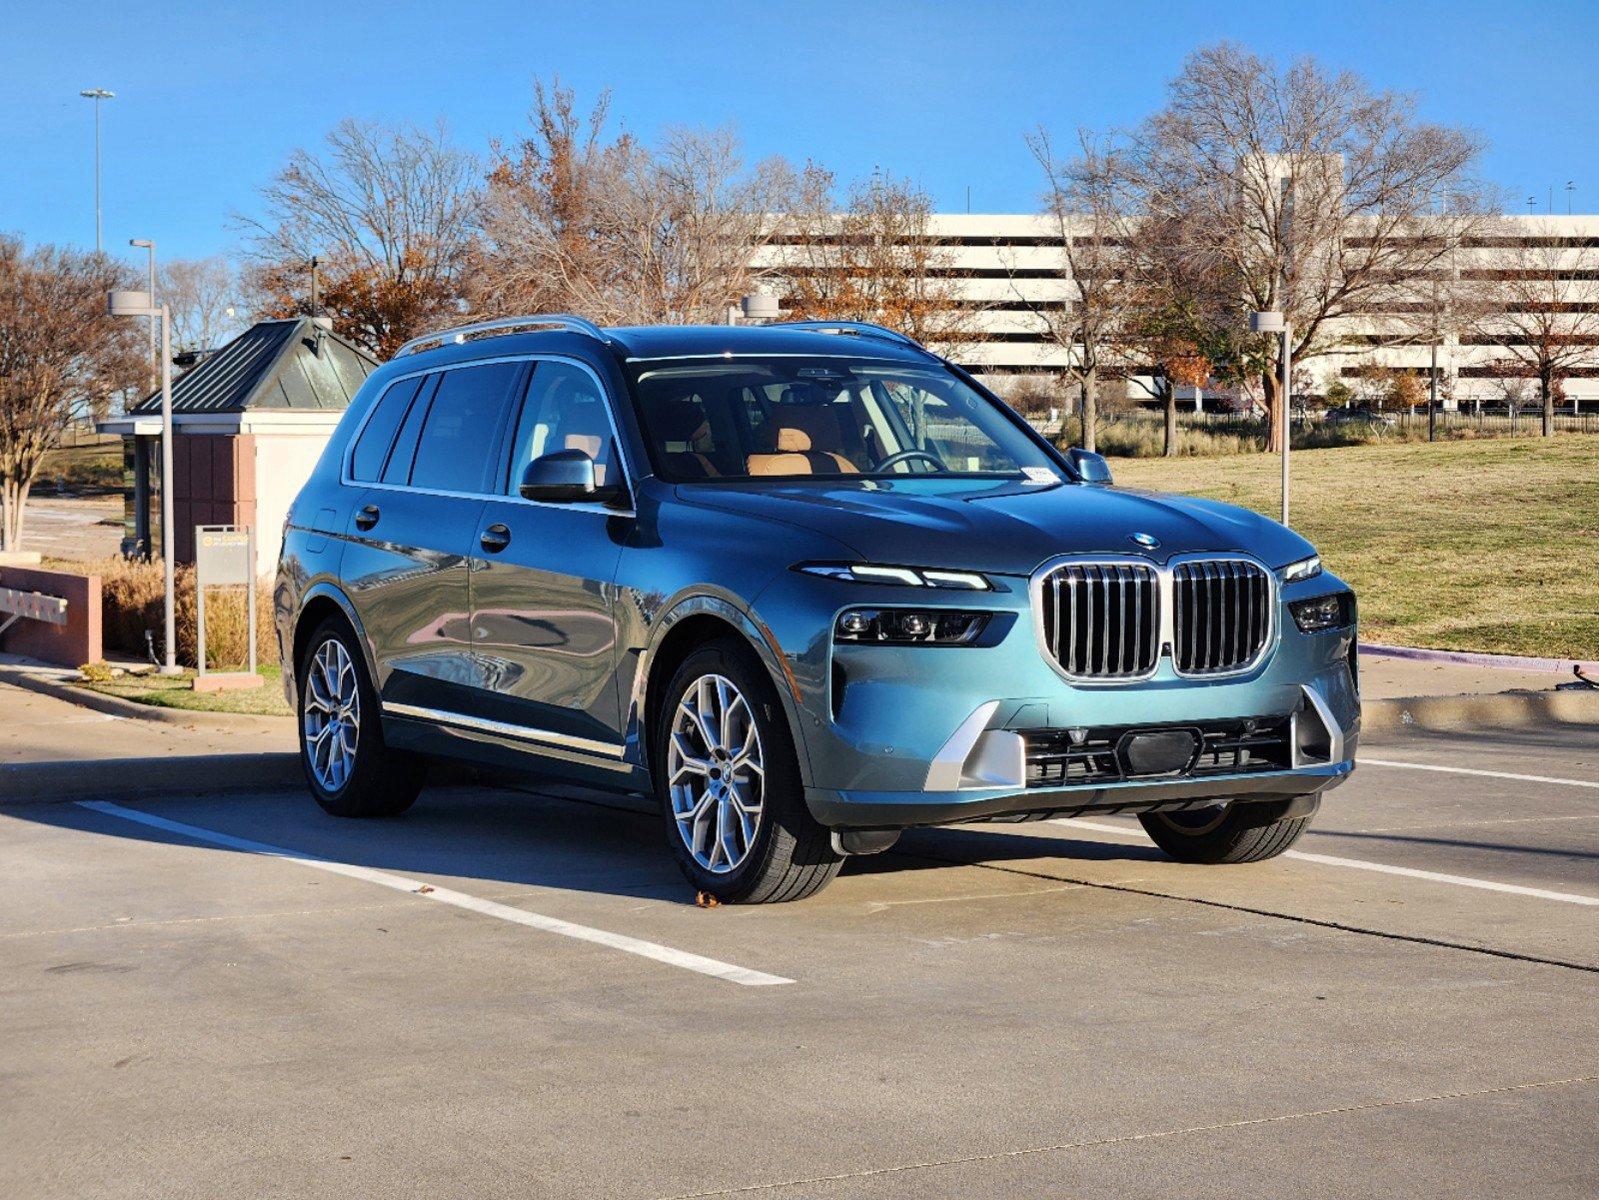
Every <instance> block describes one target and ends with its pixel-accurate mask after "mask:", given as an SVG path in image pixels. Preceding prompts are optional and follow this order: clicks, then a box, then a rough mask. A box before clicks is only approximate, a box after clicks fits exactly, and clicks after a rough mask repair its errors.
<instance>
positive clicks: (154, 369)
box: [128, 238, 161, 392]
mask: <svg viewBox="0 0 1599 1200" xmlns="http://www.w3.org/2000/svg"><path fill="white" fill-rule="evenodd" d="M128 245H130V246H137V247H139V248H140V249H141V250H148V251H149V252H150V295H151V297H152V298H153V297H154V296H155V243H154V242H153V241H151V240H150V239H149V238H129V239H128ZM160 373H161V363H160V360H159V359H157V358H156V346H155V318H154V317H151V318H150V390H151V391H152V392H153V391H155V389H156V377H157V376H158V375H159V374H160Z"/></svg>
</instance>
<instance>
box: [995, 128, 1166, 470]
mask: <svg viewBox="0 0 1599 1200" xmlns="http://www.w3.org/2000/svg"><path fill="white" fill-rule="evenodd" d="M1027 143H1028V147H1029V148H1030V149H1031V150H1032V152H1033V157H1034V158H1035V159H1036V160H1037V161H1038V165H1039V167H1040V168H1041V169H1042V170H1043V172H1044V177H1045V180H1046V188H1045V192H1044V211H1043V221H1044V224H1045V226H1046V227H1047V229H1048V230H1049V235H1050V238H1051V247H1052V249H1053V250H1055V252H1056V253H1057V255H1058V262H1059V265H1060V274H1061V283H1062V290H1061V295H1060V296H1059V297H1058V298H1056V299H1055V300H1052V301H1049V302H1045V303H1040V302H1038V301H1034V300H1028V299H1026V297H1025V295H1024V294H1023V292H1022V291H1021V289H1019V288H1018V289H1015V291H1016V295H1017V296H1018V298H1021V299H1022V301H1023V303H1025V304H1026V305H1027V307H1028V308H1029V309H1031V310H1032V312H1033V315H1034V317H1035V318H1036V320H1037V321H1038V324H1039V326H1040V327H1041V328H1042V330H1043V332H1044V335H1045V337H1046V338H1047V339H1048V340H1049V341H1050V342H1051V343H1053V344H1054V345H1055V346H1056V347H1058V348H1059V350H1060V351H1061V353H1062V358H1063V362H1064V367H1063V371H1064V373H1065V375H1066V377H1067V378H1068V379H1070V380H1071V381H1072V382H1073V383H1075V384H1076V385H1077V388H1078V391H1079V396H1080V402H1079V408H1078V413H1079V416H1080V418H1081V426H1082V444H1083V448H1084V449H1085V450H1093V449H1094V448H1095V445H1096V444H1097V440H1098V424H1099V402H1100V396H1099V387H1100V384H1101V383H1103V382H1104V381H1106V380H1107V379H1114V380H1116V381H1120V382H1123V384H1124V386H1125V380H1126V378H1127V368H1128V365H1129V363H1128V360H1127V356H1126V353H1127V351H1128V350H1129V348H1130V346H1131V344H1132V343H1133V342H1135V341H1136V340H1137V339H1136V337H1135V331H1134V329H1133V327H1132V326H1133V322H1134V320H1135V319H1136V316H1137V313H1138V310H1139V307H1140V303H1141V302H1142V301H1145V300H1147V295H1145V293H1144V290H1143V289H1141V288H1140V284H1139V279H1138V264H1137V262H1136V261H1135V256H1134V254H1133V253H1132V247H1131V242H1132V239H1133V238H1134V237H1135V236H1136V230H1137V226H1138V214H1136V213H1135V212H1134V210H1133V208H1132V205H1131V200H1132V196H1131V192H1130V189H1129V185H1128V175H1127V166H1128V164H1127V163H1126V161H1125V159H1124V158H1123V155H1122V153H1121V151H1120V150H1118V149H1117V148H1116V147H1115V146H1113V145H1112V144H1110V143H1109V142H1108V141H1106V140H1105V139H1102V138H1099V137H1096V136H1095V135H1094V134H1092V133H1091V132H1089V131H1088V130H1079V131H1078V134H1077V152H1076V154H1075V155H1073V156H1072V157H1070V158H1065V159H1062V158H1060V157H1058V156H1057V155H1056V152H1055V149H1054V145H1053V143H1052V141H1051V138H1050V135H1049V134H1048V132H1047V131H1045V130H1042V129H1040V130H1038V131H1037V132H1035V133H1033V134H1032V135H1031V136H1029V137H1028V139H1027ZM1063 435H1064V426H1063Z"/></svg>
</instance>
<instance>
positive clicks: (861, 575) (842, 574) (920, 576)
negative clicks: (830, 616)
mask: <svg viewBox="0 0 1599 1200" xmlns="http://www.w3.org/2000/svg"><path fill="white" fill-rule="evenodd" d="M794 569H795V570H796V571H804V572H805V573H806V574H807V575H825V576H827V578H829V579H845V580H849V581H850V582H852V583H887V584H892V585H903V586H905V587H933V588H952V589H954V590H956V591H966V592H988V591H992V590H993V587H994V585H993V584H991V583H989V582H988V580H987V578H985V577H984V576H982V575H979V574H978V573H977V572H976V571H944V570H933V569H932V568H926V567H881V566H876V565H874V564H870V563H801V564H799V565H798V566H797V567H795V568H794Z"/></svg>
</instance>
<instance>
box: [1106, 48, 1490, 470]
mask: <svg viewBox="0 0 1599 1200" xmlns="http://www.w3.org/2000/svg"><path fill="white" fill-rule="evenodd" d="M1480 152H1481V143H1480V141H1479V140H1478V139H1477V138H1476V137H1474V136H1472V135H1471V134H1468V133H1466V132H1464V131H1461V130H1458V129H1451V128H1448V127H1445V126H1441V125H1434V124H1429V123H1426V122H1423V121H1420V120H1419V119H1418V118H1417V116H1416V106H1415V100H1414V98H1413V97H1410V96H1407V95H1402V94H1398V93H1394V92H1387V91H1378V90H1375V89H1373V88H1372V87H1371V86H1370V84H1368V83H1367V82H1366V81H1365V80H1363V79H1361V78H1360V77H1358V76H1356V75H1354V74H1351V73H1349V72H1333V71H1330V70H1328V69H1327V68H1325V67H1323V66H1321V65H1320V64H1319V63H1317V62H1316V61H1315V60H1314V59H1310V58H1303V59H1299V60H1297V61H1295V62H1294V63H1292V64H1291V65H1289V66H1288V67H1287V68H1286V69H1279V68H1278V66H1277V65H1276V64H1274V63H1272V62H1270V61H1268V60H1265V59H1263V58H1261V57H1259V56H1258V55H1256V54H1254V53H1252V52H1251V51H1249V50H1247V49H1245V48H1243V47H1241V46H1238V45H1236V44H1233V43H1228V42H1223V43H1219V44H1217V45H1213V46H1208V47H1205V48H1203V49H1201V50H1199V51H1197V52H1195V53H1194V54H1192V55H1190V56H1189V58H1188V60H1187V61H1186V62H1185V63H1184V64H1183V68H1182V71H1181V72H1180V73H1179V74H1178V76H1177V77H1176V78H1175V79H1174V80H1172V82H1171V83H1170V85H1169V87H1168V94H1167V102H1166V106H1165V107H1164V108H1163V109H1162V110H1161V111H1159V112H1158V113H1156V114H1155V115H1153V116H1152V117H1150V118H1149V119H1148V120H1147V121H1146V122H1144V124H1143V126H1142V127H1141V128H1140V129H1139V131H1138V133H1137V135H1136V138H1135V143H1134V158H1135V160H1136V161H1135V174H1136V176H1137V178H1138V179H1139V184H1140V188H1139V190H1140V193H1141V199H1142V206H1143V207H1144V209H1145V211H1146V212H1148V213H1150V214H1154V215H1158V216H1166V215H1174V216H1180V217H1181V218H1182V228H1184V229H1185V230H1187V231H1188V233H1189V236H1190V241H1189V252H1190V255H1191V256H1193V257H1194V258H1195V260H1196V261H1197V260H1204V261H1209V262H1211V263H1213V264H1214V265H1215V267H1216V269H1217V270H1218V271H1221V272H1226V273H1228V274H1230V275H1231V276H1232V277H1234V278H1235V279H1236V281H1237V285H1238V293H1237V296H1236V307H1235V310H1234V313H1233V319H1234V320H1235V321H1236V322H1237V323H1238V324H1242V323H1243V321H1244V317H1245V314H1246V312H1247V311H1251V310H1255V311H1272V310H1277V311H1282V312H1284V313H1286V314H1287V317H1288V320H1289V322H1290V323H1291V324H1292V326H1293V347H1292V349H1293V355H1294V359H1295V361H1296V362H1305V361H1309V360H1311V359H1313V358H1317V357H1320V356H1323V355H1328V354H1341V353H1348V352H1350V350H1351V347H1352V345H1353V343H1352V340H1351V332H1352V326H1353V325H1354V324H1355V322H1354V321H1344V320H1343V318H1361V317H1364V316H1365V315H1367V314H1368V313H1369V312H1370V311H1372V308H1373V305H1374V304H1376V303H1378V302H1379V301H1380V300H1381V299H1382V298H1383V296H1384V294H1385V293H1386V292H1387V291H1388V289H1389V288H1390V286H1391V285H1392V283H1393V281H1395V280H1396V279H1400V278H1403V277H1406V276H1412V275H1415V274H1416V273H1418V272H1425V271H1428V270H1431V269H1433V268H1434V267H1435V266H1436V265H1437V264H1438V263H1439V262H1440V260H1442V259H1444V258H1445V257H1446V256H1447V255H1448V253H1449V249H1450V247H1451V246H1452V245H1454V244H1457V243H1458V240H1459V239H1460V238H1461V237H1463V236H1465V235H1466V234H1467V233H1468V232H1469V231H1470V229H1471V228H1472V227H1473V225H1474V224H1475V223H1476V222H1480V221H1481V220H1482V219H1483V217H1482V215H1483V213H1484V212H1485V211H1486V207H1487V205H1486V201H1487V196H1486V193H1485V191H1484V189H1483V188H1482V187H1481V186H1480V185H1479V184H1478V182H1477V181H1476V180H1475V178H1474V177H1473V174H1472V173H1473V171H1474V169H1475V167H1476V164H1477V161H1478V158H1479V156H1480ZM1279 343H1280V339H1278V338H1275V337H1271V336H1262V337H1261V338H1259V339H1258V343H1257V346H1256V348H1255V353H1254V356H1253V357H1254V364H1253V365H1254V368H1255V370H1256V371H1257V373H1258V375H1259V378H1260V382H1261V385H1262V387H1263V389H1264V393H1265V397H1266V408H1267V415H1268V417H1269V418H1273V419H1272V420H1270V426H1271V429H1272V448H1274V449H1275V448H1277V445H1276V443H1277V438H1278V434H1277V431H1278V429H1279V422H1278V420H1277V419H1275V418H1277V417H1278V416H1279V405H1280V404H1281V403H1282V402H1283V397H1281V396H1280V395H1279V386H1280V385H1279V377H1280V369H1279V357H1280V354H1281V350H1280V345H1279ZM1362 348H1365V347H1362Z"/></svg>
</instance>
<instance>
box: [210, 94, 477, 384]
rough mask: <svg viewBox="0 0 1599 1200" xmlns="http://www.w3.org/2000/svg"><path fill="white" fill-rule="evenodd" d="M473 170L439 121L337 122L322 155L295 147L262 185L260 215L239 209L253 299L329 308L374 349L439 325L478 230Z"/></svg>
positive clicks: (290, 312)
mask: <svg viewBox="0 0 1599 1200" xmlns="http://www.w3.org/2000/svg"><path fill="white" fill-rule="evenodd" d="M478 172H479V167H478V163H477V159H476V158H475V157H474V156H473V155H471V154H469V153H467V152H466V151H465V150H462V149H460V148H459V147H457V146H454V145H452V144H451V143H450V141H449V138H448V135H447V133H446V131H445V129H444V128H443V126H442V125H441V126H438V127H436V128H434V129H430V130H425V129H420V128H417V127H415V126H410V125H402V126H393V127H391V126H385V125H379V124H375V123H371V122H362V121H355V120H345V121H341V122H340V123H339V124H338V125H336V126H335V127H334V128H333V129H332V131H330V132H329V133H328V135H327V138H326V139H325V146H324V148H323V150H322V152H321V153H320V154H314V153H312V152H311V151H309V150H304V149H300V150H296V151H295V152H294V153H293V154H292V155H290V156H289V161H288V163H287V164H286V165H285V166H284V167H283V169H282V170H280V171H279V172H278V173H277V175H275V176H274V177H273V179H272V180H271V182H269V183H268V184H267V185H266V186H265V187H263V188H262V189H261V197H262V200H263V202H264V204H263V215H262V216H261V217H260V218H245V217H240V218H237V221H238V223H239V224H240V225H241V226H242V227H243V228H244V230H245V231H246V234H247V235H248V253H249V258H250V265H249V269H248V271H247V282H248V284H249V285H250V286H251V287H252V288H253V289H254V291H255V292H256V294H257V296H258V297H259V302H258V304H257V306H256V307H257V308H258V309H259V310H260V311H261V312H262V313H264V314H266V315H270V316H279V317H283V316H300V315H323V314H325V315H327V316H330V317H332V319H333V324H334V328H335V329H336V330H337V331H338V332H339V333H341V334H343V335H344V336H345V337H348V338H349V339H350V340H352V341H354V342H356V343H358V344H360V345H362V346H365V347H366V348H367V349H369V350H371V351H372V352H373V353H374V354H377V355H378V356H380V357H388V356H390V355H391V354H392V353H393V352H394V351H395V350H396V349H397V348H398V347H399V346H400V345H401V344H402V343H404V342H405V341H407V340H408V339H410V338H412V337H415V336H416V335H417V334H420V333H426V332H428V331H429V330H430V329H432V328H435V327H437V326H439V325H441V324H448V323H449V321H450V320H451V319H453V318H454V317H455V316H456V315H457V314H458V312H459V311H460V307H461V303H462V298H463V297H462V289H463V286H464V279H463V273H464V271H465V268H466V265H467V262H468V259H469V256H470V253H471V250H472V247H473V245H474V241H475V238H476V235H477V216H478V203H479V197H478V194H477V186H476V185H477V180H478ZM313 258H315V259H316V260H317V263H318V275H319V278H320V281H321V289H320V293H321V294H320V296H319V303H317V304H315V305H313V302H312V298H311V290H312V271H311V260H312V259H313ZM313 309H315V310H316V311H315V312H313Z"/></svg>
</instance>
